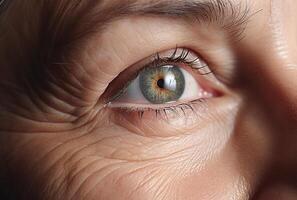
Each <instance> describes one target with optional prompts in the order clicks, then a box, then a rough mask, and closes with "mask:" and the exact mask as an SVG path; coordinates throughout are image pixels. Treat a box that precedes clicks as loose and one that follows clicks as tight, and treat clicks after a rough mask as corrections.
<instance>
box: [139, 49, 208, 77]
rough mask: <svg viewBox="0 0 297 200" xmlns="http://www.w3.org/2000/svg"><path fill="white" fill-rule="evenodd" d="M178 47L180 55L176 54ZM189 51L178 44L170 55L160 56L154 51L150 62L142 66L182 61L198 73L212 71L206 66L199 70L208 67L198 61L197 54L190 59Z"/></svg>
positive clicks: (204, 73)
mask: <svg viewBox="0 0 297 200" xmlns="http://www.w3.org/2000/svg"><path fill="white" fill-rule="evenodd" d="M179 49H181V50H182V51H181V53H180V55H178V56H177V51H178V50H179ZM190 53H191V50H189V49H186V48H179V47H178V46H176V48H175V50H174V52H173V53H172V55H171V56H167V57H161V56H160V54H159V53H156V55H155V58H154V60H153V61H152V62H151V63H149V64H148V65H147V66H146V67H144V69H145V68H149V67H159V65H162V64H170V63H171V64H172V63H184V64H187V65H189V66H190V67H191V68H192V69H194V70H196V71H198V73H199V74H200V75H208V74H212V73H213V71H212V70H211V69H210V68H208V71H206V72H202V71H201V70H202V69H204V68H206V67H208V65H207V64H204V65H201V63H200V62H198V61H201V58H200V57H199V56H197V58H195V59H192V60H190V59H189V58H188V57H189V55H190ZM198 63H199V64H200V66H199V67H197V65H198ZM142 70H143V69H141V70H140V71H142ZM138 73H139V72H138Z"/></svg>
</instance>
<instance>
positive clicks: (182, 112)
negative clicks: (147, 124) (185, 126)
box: [117, 99, 206, 120]
mask: <svg viewBox="0 0 297 200" xmlns="http://www.w3.org/2000/svg"><path fill="white" fill-rule="evenodd" d="M205 100H206V99H198V100H194V101H191V102H189V103H181V104H178V105H172V106H167V107H163V108H139V107H119V108H117V109H121V110H122V111H124V112H127V113H132V112H135V113H136V114H137V116H138V117H139V119H142V118H143V117H144V115H146V114H147V113H150V112H154V113H155V114H154V116H155V117H156V118H157V119H159V118H161V119H166V120H168V118H169V117H168V115H169V114H174V115H176V116H177V117H181V116H183V117H187V113H186V112H187V111H190V112H192V113H193V114H194V115H197V112H196V109H195V105H196V104H201V103H203V102H205Z"/></svg>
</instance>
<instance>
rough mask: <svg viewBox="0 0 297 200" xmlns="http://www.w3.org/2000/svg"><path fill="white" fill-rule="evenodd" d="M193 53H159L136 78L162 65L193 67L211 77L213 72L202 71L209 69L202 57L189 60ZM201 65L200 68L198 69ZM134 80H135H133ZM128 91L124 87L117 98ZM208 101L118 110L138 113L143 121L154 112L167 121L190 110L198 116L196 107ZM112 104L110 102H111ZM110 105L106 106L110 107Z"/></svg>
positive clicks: (197, 71)
mask: <svg viewBox="0 0 297 200" xmlns="http://www.w3.org/2000/svg"><path fill="white" fill-rule="evenodd" d="M179 50H181V52H180V53H179V55H177V53H178V51H179ZM190 53H191V51H190V50H189V49H186V48H179V47H176V48H175V49H174V51H173V53H172V55H170V56H167V57H166V56H164V57H161V56H160V54H159V53H156V54H155V56H154V59H153V60H152V61H151V62H150V63H149V64H147V65H145V66H144V67H142V68H141V69H139V70H138V71H137V72H136V73H135V76H138V74H139V73H140V72H141V71H142V70H145V69H146V68H151V67H159V66H160V65H166V64H186V65H187V66H189V67H191V69H192V70H194V71H195V72H196V73H198V74H199V75H203V76H205V75H209V74H212V73H213V72H212V71H211V70H210V69H209V68H208V69H207V70H208V71H206V72H202V71H201V70H203V69H204V68H206V67H208V65H207V64H206V63H205V64H203V65H201V63H200V61H201V60H200V59H201V58H200V57H199V56H197V58H195V59H189V55H190ZM198 65H200V66H199V67H196V66H198ZM132 80H133V79H132ZM130 81H131V80H129V81H128V84H127V85H129V83H130ZM125 89H126V87H124V89H122V90H121V91H119V92H118V94H117V95H116V96H118V95H119V94H121V93H122V92H123V91H124V90H125ZM205 100H206V99H203V98H201V99H197V100H194V101H191V102H187V103H180V104H177V105H170V106H165V107H162V108H137V107H132V108H131V107H130V108H128V107H122V108H118V109H120V110H122V111H125V112H136V114H137V116H138V117H139V118H140V119H142V118H143V116H144V115H145V114H146V113H147V112H154V113H155V114H154V116H155V117H156V118H158V116H164V118H165V119H167V118H168V114H169V113H168V112H172V113H174V114H176V115H178V116H180V115H181V114H182V115H184V116H185V117H186V112H185V111H186V110H190V111H191V112H193V113H194V114H195V115H196V114H197V113H196V111H195V107H194V106H195V105H196V104H199V103H203V102H205ZM109 102H110V101H109ZM108 104H109V103H108ZM108 104H107V105H106V106H108Z"/></svg>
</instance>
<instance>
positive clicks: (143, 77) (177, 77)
mask: <svg viewBox="0 0 297 200" xmlns="http://www.w3.org/2000/svg"><path fill="white" fill-rule="evenodd" d="M139 85H140V89H141V92H142V94H143V96H144V97H145V98H146V99H147V100H148V101H149V102H151V103H153V104H164V103H169V102H173V101H177V100H178V99H179V98H180V97H181V96H182V94H183V93H184V90H185V77H184V74H183V72H182V71H181V69H180V68H179V67H177V66H172V65H166V66H161V67H152V68H147V69H145V70H143V71H142V72H141V73H140V75H139Z"/></svg>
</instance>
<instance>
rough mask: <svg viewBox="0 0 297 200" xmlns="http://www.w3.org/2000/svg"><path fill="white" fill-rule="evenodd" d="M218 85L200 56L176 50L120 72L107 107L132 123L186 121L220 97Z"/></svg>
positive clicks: (160, 54)
mask: <svg viewBox="0 0 297 200" xmlns="http://www.w3.org/2000/svg"><path fill="white" fill-rule="evenodd" d="M218 85H219V84H218V80H217V79H216V78H215V76H214V74H213V73H212V71H211V68H210V67H209V66H208V64H207V63H206V61H204V60H203V58H201V56H199V55H198V54H197V53H195V52H194V51H193V50H190V49H188V48H178V47H176V48H175V49H171V50H168V51H164V52H158V53H156V54H155V55H152V56H150V57H148V58H147V59H144V60H143V61H140V62H139V63H137V64H135V65H134V66H132V67H130V68H128V69H127V70H125V71H123V72H122V73H120V74H119V76H118V77H117V78H116V79H115V80H114V81H113V82H112V83H111V84H110V85H109V87H108V89H107V93H108V95H107V96H108V97H107V98H106V99H107V100H106V108H108V109H111V110H113V111H114V113H115V115H118V114H119V113H120V114H122V115H123V114H124V116H125V118H127V117H128V118H129V117H130V118H131V120H130V121H132V122H134V123H136V121H138V122H141V121H145V120H150V121H151V122H152V121H153V120H159V122H160V121H165V122H169V123H171V122H172V121H176V120H177V119H179V120H180V119H181V118H182V119H184V120H186V121H188V119H189V118H192V119H193V118H197V117H199V115H200V114H201V113H200V114H199V112H200V111H201V109H202V108H203V109H205V108H206V107H207V106H206V105H207V104H208V101H209V100H211V99H213V98H218V97H220V95H221V91H220V89H219V87H218ZM119 86H120V87H119ZM114 88H116V89H114ZM136 116H137V117H136ZM200 116H201V115H200ZM117 120H119V119H117ZM121 120H122V118H121ZM133 120H134V121H133Z"/></svg>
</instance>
